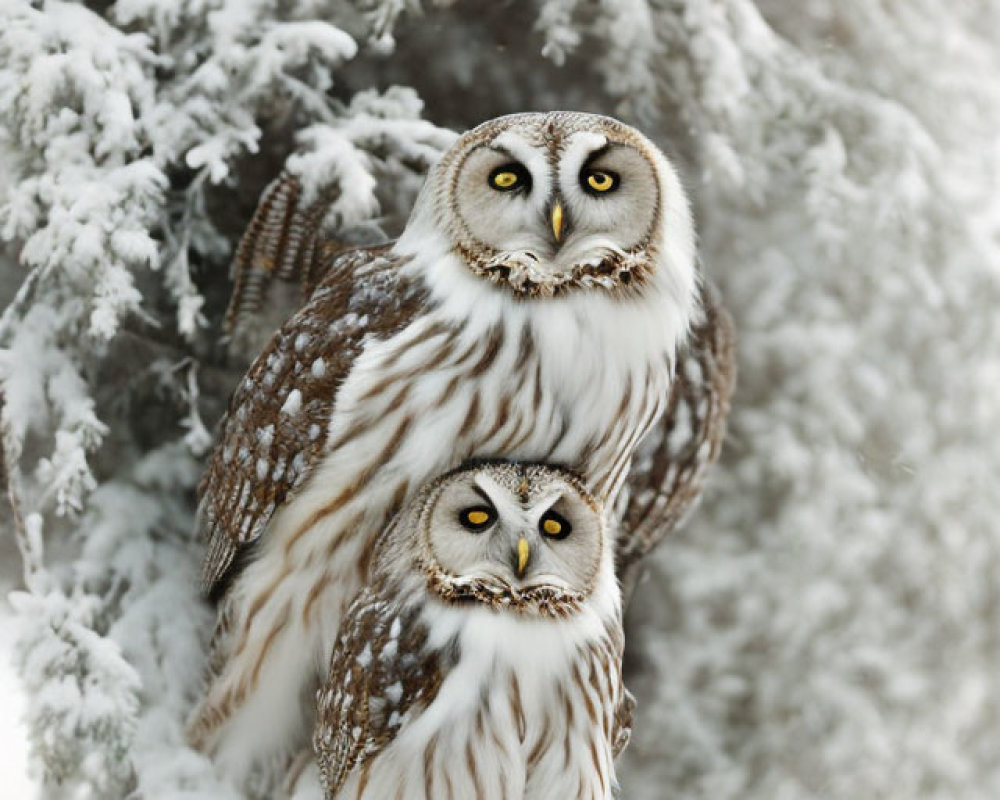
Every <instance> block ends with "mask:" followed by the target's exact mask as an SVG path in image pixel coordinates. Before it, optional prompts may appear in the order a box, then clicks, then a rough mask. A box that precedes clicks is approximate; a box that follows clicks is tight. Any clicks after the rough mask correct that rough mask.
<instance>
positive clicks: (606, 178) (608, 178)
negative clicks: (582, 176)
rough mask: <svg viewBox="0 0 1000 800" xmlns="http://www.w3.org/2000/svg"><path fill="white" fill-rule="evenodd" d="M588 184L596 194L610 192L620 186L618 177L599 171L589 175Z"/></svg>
mask: <svg viewBox="0 0 1000 800" xmlns="http://www.w3.org/2000/svg"><path fill="white" fill-rule="evenodd" d="M586 183H587V188H589V189H591V190H592V191H594V192H610V191H611V190H612V189H614V188H615V187H616V186H617V185H618V176H617V175H615V174H614V173H612V172H603V171H602V170H599V169H598V170H594V171H592V172H588V173H587V180H586Z"/></svg>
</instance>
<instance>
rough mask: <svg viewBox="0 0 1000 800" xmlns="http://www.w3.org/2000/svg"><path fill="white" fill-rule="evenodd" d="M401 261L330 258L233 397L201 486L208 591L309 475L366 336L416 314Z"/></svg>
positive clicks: (374, 252) (416, 291)
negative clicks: (309, 292)
mask: <svg viewBox="0 0 1000 800" xmlns="http://www.w3.org/2000/svg"><path fill="white" fill-rule="evenodd" d="M252 228H253V224H251V229H252ZM248 235H249V234H248ZM280 256H281V251H280V249H279V251H278V255H277V256H276V257H278V258H280ZM400 265H401V263H400V260H399V259H398V258H397V257H395V256H394V255H393V254H392V253H391V251H390V249H389V246H388V245H385V246H381V247H375V248H366V249H360V250H355V251H349V252H346V253H343V254H341V255H340V256H338V257H337V258H335V259H334V260H333V261H332V263H331V264H329V265H328V266H326V267H324V270H323V271H324V275H325V277H324V278H323V279H322V281H321V282H320V283H319V285H318V286H316V288H315V290H313V291H312V296H311V297H310V299H309V301H308V302H307V303H306V304H305V306H303V307H302V308H301V309H300V310H299V311H298V312H297V313H296V314H295V315H293V316H292V317H291V318H290V319H289V320H288V321H287V322H286V323H285V324H284V325H283V326H282V327H281V328H280V329H279V330H278V332H277V333H276V334H274V336H273V337H272V338H271V340H270V342H269V344H268V345H267V346H266V347H265V348H264V350H263V352H262V353H261V354H260V355H259V356H258V357H257V359H256V361H255V362H254V363H253V365H252V366H251V367H250V369H249V371H248V372H247V374H246V376H245V377H244V378H243V380H242V381H241V382H240V384H239V386H238V387H237V388H236V391H235V392H234V393H233V396H232V399H231V400H230V403H229V410H228V411H227V413H226V416H225V418H224V419H223V421H222V425H221V433H220V435H219V441H218V444H217V446H216V449H215V451H214V452H213V453H212V455H211V457H210V459H209V463H208V468H207V470H206V472H205V475H204V477H203V478H202V481H201V484H200V486H199V497H200V504H199V525H200V528H201V531H202V533H203V535H204V537H205V539H206V540H207V542H208V551H207V555H206V557H205V561H204V564H203V569H202V587H203V589H204V590H205V591H206V593H208V594H210V595H211V594H216V593H217V591H218V590H219V589H220V588H221V587H222V586H223V585H224V584H225V582H226V580H225V579H226V578H227V576H228V574H229V573H230V571H231V568H232V567H233V563H234V560H235V558H236V556H237V554H238V553H239V552H240V550H241V549H242V548H244V547H245V546H246V545H248V544H249V543H251V542H254V541H255V540H256V539H258V538H259V537H260V535H261V533H262V532H263V530H264V528H265V527H266V525H267V523H268V521H269V520H270V519H271V516H272V515H273V514H274V511H275V509H277V508H278V507H279V506H280V505H282V504H283V503H285V502H287V501H288V500H289V498H290V497H291V496H292V495H293V494H294V493H295V491H296V489H297V488H298V487H300V486H301V485H302V483H303V482H304V481H305V480H306V479H307V478H308V477H309V474H310V471H311V470H312V469H313V467H314V466H315V464H316V462H317V461H318V459H319V458H320V456H321V454H322V452H323V448H324V446H325V443H326V438H327V431H328V427H329V421H330V416H331V414H332V412H333V409H334V405H335V401H336V395H337V391H338V389H339V388H340V385H341V384H342V383H343V381H344V378H345V377H346V376H347V374H348V372H349V371H350V369H351V367H352V365H353V364H354V361H355V359H356V358H357V357H358V355H359V354H360V353H361V351H362V348H363V344H364V342H370V341H374V340H380V339H384V338H387V337H389V336H391V335H393V334H394V333H396V332H398V331H399V330H401V329H402V328H403V327H405V326H406V325H407V324H408V323H409V322H410V321H412V320H413V319H414V318H415V317H416V316H417V315H418V314H419V313H420V312H421V311H422V310H423V308H424V303H425V300H426V295H425V293H424V291H423V289H422V287H420V286H419V285H416V284H413V283H412V282H409V281H407V280H405V279H404V278H403V277H402V276H401V275H400V270H399V267H400Z"/></svg>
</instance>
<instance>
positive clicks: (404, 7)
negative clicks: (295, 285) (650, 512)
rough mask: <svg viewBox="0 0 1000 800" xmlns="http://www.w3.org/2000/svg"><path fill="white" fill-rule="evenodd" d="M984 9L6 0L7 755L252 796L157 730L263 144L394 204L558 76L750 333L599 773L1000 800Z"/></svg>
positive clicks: (354, 223) (741, 329)
mask: <svg viewBox="0 0 1000 800" xmlns="http://www.w3.org/2000/svg"><path fill="white" fill-rule="evenodd" d="M998 42H1000V3H997V2H996V1H995V0H978V1H976V0H970V2H965V3H951V2H947V0H907V1H906V2H902V0H838V1H837V2H834V0H800V1H799V2H795V3H791V2H780V1H779V0H756V2H755V1H754V0H621V1H620V2H615V1H614V0H523V1H521V0H518V1H514V0H511V1H510V2H486V1H485V0H458V1H457V2H429V1H428V2H419V0H384V1H383V2H361V3H356V4H355V3H345V2H336V1H335V0H282V1H281V2H278V0H255V2H253V3H246V2H241V0H168V1H164V0H118V2H107V1H106V0H104V1H100V2H85V3H69V2H55V1H54V0H47V1H45V2H26V1H23V0H9V1H8V2H6V3H4V4H3V6H2V7H0V236H2V251H0V305H2V306H3V307H4V311H3V314H2V317H0V381H2V389H3V401H4V402H3V409H2V416H0V422H2V443H3V451H4V456H5V458H4V463H5V478H6V481H5V483H6V488H7V494H8V495H9V499H10V500H11V501H12V504H13V505H9V506H5V507H4V511H3V512H2V513H3V522H4V534H3V535H4V537H5V539H6V541H5V543H4V544H3V547H2V549H0V560H2V566H0V570H2V573H3V583H0V588H3V589H7V588H11V589H17V590H18V591H17V592H16V593H15V594H14V595H12V596H11V598H10V603H9V604H6V603H5V604H4V605H3V611H2V612H0V620H2V622H0V646H2V647H3V652H2V653H0V656H2V658H3V659H4V661H5V664H4V666H3V668H0V718H3V719H2V722H0V750H2V751H4V754H3V756H2V758H4V759H8V760H11V761H12V763H11V765H10V768H9V770H8V769H6V768H5V769H4V770H3V771H4V773H5V774H6V773H8V772H9V773H10V774H11V775H18V776H20V775H23V774H24V768H25V767H24V764H25V761H26V755H25V741H27V743H28V744H30V747H31V757H30V759H31V773H32V777H31V783H32V784H33V785H34V786H36V787H39V788H38V789H37V791H39V792H41V794H39V796H44V797H64V796H65V797H73V798H87V797H94V798H115V797H124V796H126V795H128V793H129V792H132V791H138V794H139V796H142V797H151V798H172V797H185V798H199V797H204V798H221V797H231V796H232V797H235V796H237V795H236V794H234V790H233V789H232V787H227V786H224V785H221V784H219V783H218V780H217V779H216V778H215V777H214V775H213V774H212V773H211V770H210V768H209V766H208V764H207V763H206V762H205V761H204V760H203V759H201V758H200V756H198V755H197V754H195V753H193V752H191V751H189V750H187V749H186V748H185V747H184V745H183V736H182V726H183V719H184V715H185V714H186V711H187V709H188V708H189V707H190V703H191V702H192V699H193V696H194V693H195V692H196V691H197V688H198V682H199V677H200V669H201V664H202V658H203V654H202V650H203V647H204V641H205V638H206V635H207V633H208V631H209V629H210V627H211V620H210V618H209V615H208V611H207V610H206V609H205V608H203V607H202V606H201V605H200V604H199V603H198V601H197V598H196V596H195V593H194V591H193V586H194V584H195V581H196V575H197V560H198V557H199V551H200V547H199V544H198V543H197V542H194V541H193V540H192V537H191V528H192V514H193V502H194V486H195V484H196V482H197V479H198V476H199V473H200V469H201V464H202V462H203V459H204V456H205V454H206V452H207V450H208V448H209V447H210V444H211V431H212V430H213V429H214V425H215V424H216V422H217V420H218V418H219V416H220V415H221V413H222V410H223V408H224V405H225V403H226V401H227V399H228V395H229V392H230V391H231V389H232V388H233V386H234V385H235V382H236V380H237V378H238V375H239V370H240V367H241V365H240V364H235V363H233V362H232V359H227V358H226V356H225V353H224V350H223V348H222V347H221V345H220V343H219V339H220V336H221V319H222V314H223V311H224V308H225V304H226V302H227V300H228V296H229V291H230V289H231V283H230V280H229V275H228V265H229V260H230V257H231V255H232V251H233V247H234V245H235V243H236V241H237V240H238V237H239V234H240V233H241V231H242V229H243V226H244V225H245V224H246V222H247V220H248V219H249V217H250V215H251V213H252V211H253V208H254V206H255V204H256V200H257V197H258V196H259V194H260V191H261V190H262V189H263V187H264V186H266V185H267V183H268V182H269V181H271V180H272V179H273V178H274V177H276V176H277V175H278V173H279V172H280V171H281V170H282V169H283V168H284V167H285V166H288V167H290V168H293V169H295V170H297V171H299V172H300V174H304V175H307V176H311V181H312V183H311V190H312V191H325V192H332V193H333V195H332V196H334V197H335V198H336V200H335V202H334V205H333V209H332V211H331V214H330V216H329V217H328V219H327V220H326V224H327V226H328V228H329V229H330V230H331V232H334V233H336V235H338V236H340V237H342V238H343V239H344V240H345V241H371V240H373V239H378V238H382V237H384V236H392V235H395V234H397V233H398V232H399V231H400V229H401V227H402V224H403V222H404V221H405V219H406V216H407V214H408V212H409V209H410V207H411V205H412V201H413V198H414V195H415V192H416V190H417V189H418V188H419V185H420V181H421V178H422V175H423V174H424V173H425V171H426V169H427V167H428V165H429V164H431V163H433V161H434V159H435V158H436V157H437V155H438V154H439V153H440V152H441V151H442V150H443V149H445V148H446V147H447V146H448V144H449V143H450V142H451V141H452V140H453V137H454V132H456V131H458V132H460V131H462V130H464V129H466V128H468V127H471V126H472V125H474V124H476V123H478V122H480V121H482V120H484V119H487V118H490V117H494V116H497V115H500V114H504V113H509V112H515V111H524V110H543V109H556V108H568V109H579V110H586V111H595V112H600V113H606V114H612V115H615V116H618V117H620V118H622V119H624V120H625V121H627V122H630V123H632V124H635V125H637V126H638V127H640V128H641V129H642V130H643V131H645V132H646V133H647V134H649V135H650V136H651V138H653V139H654V140H655V141H656V142H657V143H658V144H659V145H660V146H661V147H662V148H663V149H664V150H665V151H666V152H667V153H668V154H669V155H670V156H671V157H672V158H673V159H674V160H675V161H676V163H677V164H678V166H679V168H680V170H681V171H682V173H683V175H684V180H685V184H686V186H687V188H688V190H689V192H690V195H691V197H692V201H693V204H694V207H695V211H696V216H697V222H698V230H699V234H700V253H701V259H702V265H703V270H704V273H705V275H706V276H707V277H708V278H709V279H710V280H711V281H712V282H713V283H715V284H716V285H717V286H718V287H719V288H720V290H721V293H722V296H723V298H724V301H725V303H726V305H727V306H728V308H729V309H730V310H731V312H732V314H733V316H734V319H735V322H736V328H737V334H738V348H739V370H740V372H739V384H738V387H737V390H736V394H735V397H734V399H733V409H732V414H731V417H730V427H729V434H728V437H727V441H726V446H725V449H724V452H723V455H722V459H721V462H720V464H719V465H718V467H717V468H716V470H715V472H714V474H713V475H712V478H711V480H710V485H709V489H708V491H707V493H706V495H705V497H704V499H703V502H702V504H701V507H700V508H699V509H698V510H697V511H696V512H695V513H694V514H693V515H692V517H691V518H690V520H689V521H688V523H687V524H686V525H685V527H684V528H683V530H681V531H680V532H678V533H677V534H675V535H674V536H673V537H672V538H671V539H670V540H668V541H667V542H665V543H664V544H663V545H662V547H661V548H660V550H659V551H658V552H657V553H656V554H655V556H654V558H653V563H651V564H650V566H649V568H648V571H647V573H646V575H645V578H644V580H643V582H642V583H641V585H640V587H639V589H638V591H637V593H636V595H635V598H634V602H633V604H632V607H631V609H630V612H629V619H628V647H629V652H628V660H627V661H628V663H627V667H628V682H629V684H630V686H631V688H632V690H633V691H634V692H635V693H636V695H637V696H638V699H639V709H638V718H637V721H636V726H635V730H634V735H633V741H632V744H631V746H630V748H629V750H628V751H627V753H626V755H625V757H624V759H623V761H622V763H621V765H620V777H621V781H622V784H623V795H622V796H623V797H627V798H636V799H637V800H639V799H642V800H645V799H646V798H648V799H649V800H662V798H682V799H683V800H726V799H730V798H731V799H732V800H736V799H737V798H739V799H740V800H747V799H748V798H753V799H755V800H806V799H807V798H823V799H824V800H826V799H827V798H831V799H833V798H838V799H839V798H844V800H847V799H848V798H850V800H857V798H886V799H891V800H913V799H914V798H941V800H959V799H960V798H969V799H970V800H971V799H972V798H983V799H984V800H986V799H987V798H995V797H998V796H1000V759H998V757H997V756H998V753H1000V702H998V701H1000V608H998V605H997V602H998V599H1000V581H998V578H997V576H998V575H1000V525H998V522H997V518H998V512H1000V501H998V497H1000V493H998V488H997V486H998V483H1000V433H998V432H1000V401H998V398H1000V313H998V308H1000V199H998V191H997V188H998V186H1000V135H998V132H1000V45H998ZM15 532H16V533H17V535H16V536H15ZM15 541H16V543H17V545H18V548H19V549H17V550H15V549H14V546H13V544H12V543H13V542H15ZM7 662H9V663H10V665H11V666H10V668H8V665H7ZM19 708H20V709H23V710H24V717H23V722H21V723H17V722H16V718H17V716H18V713H19V712H18V711H17V710H18V709H19ZM8 709H9V710H10V711H9V713H8V712H7V710H8ZM12 780H13V778H12ZM31 791H32V790H29V789H28V788H26V787H24V788H22V787H16V792H17V793H16V794H15V795H12V796H16V797H21V796H23V797H30V796H31V794H30V792H31ZM22 792H23V793H24V794H22Z"/></svg>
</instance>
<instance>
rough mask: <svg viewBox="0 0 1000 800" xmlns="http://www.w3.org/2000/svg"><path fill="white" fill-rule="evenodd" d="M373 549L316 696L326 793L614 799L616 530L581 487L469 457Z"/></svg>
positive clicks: (619, 639)
mask: <svg viewBox="0 0 1000 800" xmlns="http://www.w3.org/2000/svg"><path fill="white" fill-rule="evenodd" d="M376 548H377V549H376V552H375V554H374V558H373V570H372V573H371V574H372V580H371V582H370V583H369V585H368V586H367V587H366V588H365V589H364V590H363V591H362V592H361V593H360V594H359V596H358V597H357V599H355V601H354V602H353V604H352V605H351V606H350V608H349V610H348V611H347V613H346V615H345V616H344V618H343V621H342V623H341V626H340V630H339V635H338V637H337V640H336V643H335V645H334V648H333V655H332V659H331V663H330V670H329V676H328V678H327V680H326V682H325V684H324V685H323V686H322V687H321V688H320V690H319V692H318V693H317V723H316V729H315V733H314V736H313V746H314V749H315V751H316V756H317V761H318V764H319V772H320V778H321V782H322V784H323V789H324V792H325V796H326V798H327V800H333V799H334V798H337V799H338V800H339V799H340V798H352V799H353V798H368V799H369V800H386V799H387V798H388V799H389V800H392V799H393V798H396V799H397V800H417V798H419V800H438V798H456V800H457V799H458V798H477V800H501V798H503V800H514V799H516V800H520V799H521V798H525V800H543V799H544V800H551V798H575V799H576V800H600V799H601V798H610V797H611V796H612V790H613V788H614V787H615V785H616V784H615V767H614V759H615V757H616V756H617V755H618V753H619V752H620V751H621V750H622V749H623V748H624V746H625V744H626V743H627V741H628V736H629V732H630V727H631V712H632V699H631V696H630V695H628V693H627V692H626V691H625V689H624V686H623V684H622V647H623V635H622V622H621V599H620V591H619V587H618V583H617V580H616V578H615V572H614V559H613V537H612V536H611V535H610V533H609V531H608V530H607V529H606V527H605V523H604V518H603V511H602V509H601V508H600V507H599V506H598V504H597V502H596V501H595V500H594V499H593V498H592V497H591V496H590V495H589V494H588V493H587V491H586V490H585V489H584V488H583V485H582V483H581V482H580V481H579V480H578V479H577V478H576V477H575V476H574V475H572V474H570V473H568V472H564V471H562V470H560V469H556V468H553V467H548V466H541V465H534V464H514V463H500V462H492V463H480V464H473V465H470V466H465V467H462V468H459V469H458V470H455V471H453V472H450V473H448V474H446V475H444V476H443V477H441V478H439V479H438V480H436V481H434V482H433V483H430V484H428V485H427V486H425V487H424V489H423V490H422V491H421V492H419V493H418V494H417V495H416V497H415V498H414V500H413V501H412V502H411V503H409V504H408V505H407V506H406V507H404V509H403V510H402V511H401V512H400V513H399V515H398V516H397V517H396V518H395V521H394V522H393V523H392V524H391V527H390V528H389V530H387V531H385V532H384V534H383V535H382V536H381V538H380V540H379V543H378V544H377V546H376Z"/></svg>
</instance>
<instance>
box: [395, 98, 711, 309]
mask: <svg viewBox="0 0 1000 800" xmlns="http://www.w3.org/2000/svg"><path fill="white" fill-rule="evenodd" d="M428 226H430V227H433V228H434V229H435V230H436V231H438V232H440V233H442V234H443V235H444V236H445V237H446V240H447V242H448V244H449V246H450V247H451V248H452V250H453V251H454V252H456V253H457V254H458V255H459V257H460V258H461V260H462V261H463V262H464V264H465V265H466V267H467V268H468V269H469V270H471V271H472V272H473V273H474V274H476V275H478V276H480V277H482V278H485V279H487V280H490V281H492V282H494V283H496V284H498V285H501V286H503V287H506V288H507V289H509V290H510V291H512V292H514V293H515V294H517V295H520V296H525V295H526V296H552V295H556V294H565V293H568V292H571V291H575V290H587V289H592V290H598V291H601V290H604V291H611V292H614V293H622V294H641V293H642V292H643V289H644V287H645V286H647V285H648V284H649V283H650V282H651V281H654V280H657V279H658V280H659V281H661V282H666V283H668V284H671V283H672V284H674V286H673V288H674V290H675V291H676V292H678V293H684V292H685V291H690V289H691V288H692V287H693V285H694V237H693V229H692V224H691V218H690V211H689V207H688V202H687V199H686V197H685V194H684V191H683V188H682V186H681V183H680V180H679V179H678V177H677V174H676V173H675V171H674V169H673V167H672V166H671V165H670V162H669V161H668V160H667V158H666V157H665V156H664V155H663V153H662V152H660V150H659V149H658V148H657V147H656V146H655V145H654V144H653V143H652V142H650V141H649V140H648V139H647V138H646V137H645V136H643V135H642V134H641V133H639V132H638V131H637V130H635V129H634V128H632V127H629V126H628V125H625V124H623V123H621V122H619V121H617V120H615V119H611V118H610V117H604V116H598V115H595V114H582V113H576V112H551V113H531V114H515V115H512V116H506V117H499V118H497V119H494V120H490V121H489V122H486V123H484V124H482V125H480V126H479V127H477V128H474V129H473V130H471V131H469V132H467V133H466V134H464V135H463V136H461V137H460V138H459V139H458V140H457V142H456V143H455V144H454V145H453V146H452V147H451V149H449V150H448V152H447V153H445V155H444V156H443V157H442V159H441V161H440V162H439V163H438V164H437V166H436V167H435V168H434V170H433V171H432V172H431V174H430V175H429V177H428V180H427V183H426V185H425V187H424V191H423V192H422V194H421V197H420V199H419V200H418V203H417V208H416V209H415V213H414V216H413V217H412V218H411V222H410V225H409V226H408V228H407V232H406V233H404V239H405V238H406V236H407V234H410V235H413V234H415V233H417V232H418V231H424V230H425V229H426V228H427V227H428Z"/></svg>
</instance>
